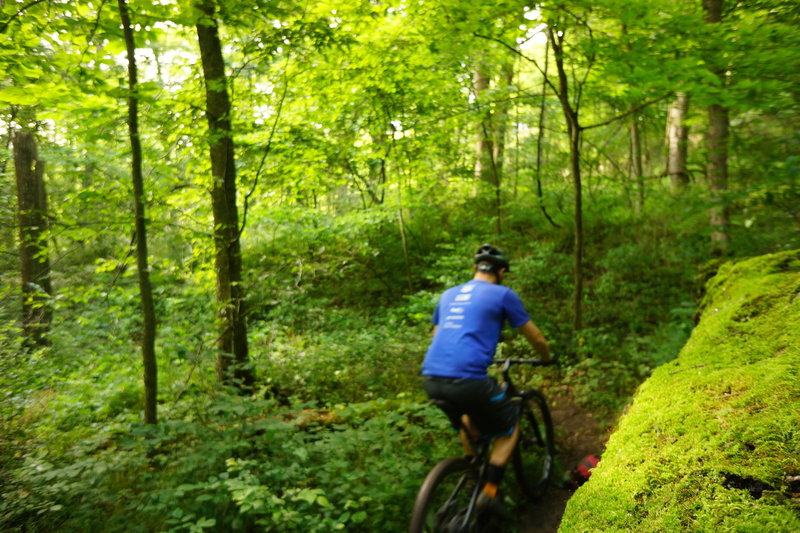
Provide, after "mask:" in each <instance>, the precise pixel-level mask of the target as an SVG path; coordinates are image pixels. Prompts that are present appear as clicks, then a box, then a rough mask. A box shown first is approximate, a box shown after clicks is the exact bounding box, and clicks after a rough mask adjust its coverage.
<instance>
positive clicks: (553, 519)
mask: <svg viewBox="0 0 800 533" xmlns="http://www.w3.org/2000/svg"><path fill="white" fill-rule="evenodd" d="M548 404H549V406H550V411H551V415H552V417H553V425H554V427H555V432H556V447H557V449H558V455H557V460H558V461H559V463H561V464H562V465H563V470H561V469H557V470H556V472H555V475H556V479H554V480H553V481H554V482H553V483H552V485H551V486H550V488H549V489H548V491H547V492H546V493H545V495H544V496H543V497H542V498H541V499H539V500H537V501H536V502H533V503H531V504H530V505H527V506H526V507H525V510H524V512H523V513H522V515H521V516H520V517H519V518H520V520H519V523H520V526H521V527H520V530H521V531H522V532H523V533H554V532H556V531H557V530H558V526H559V524H560V523H561V516H562V515H563V514H564V509H565V508H566V506H567V501H568V500H569V498H570V497H571V496H572V494H573V493H574V492H575V491H574V489H573V488H570V487H568V486H567V485H566V483H564V482H562V479H563V476H565V475H568V474H569V472H570V471H571V470H572V469H573V468H574V467H575V466H577V465H578V463H579V462H580V461H581V459H583V458H584V457H586V456H587V455H589V454H593V455H597V456H598V457H600V456H601V454H602V453H603V450H604V449H605V445H606V441H607V440H608V436H609V433H610V431H611V428H610V427H609V425H610V424H608V423H607V422H606V423H603V422H602V421H600V420H597V419H596V417H595V416H594V415H593V413H591V412H589V411H587V410H585V409H583V408H582V407H580V406H579V405H578V404H577V403H576V402H575V400H574V399H573V397H572V395H571V394H569V393H563V394H560V395H556V396H553V397H552V398H548ZM559 478H562V479H559Z"/></svg>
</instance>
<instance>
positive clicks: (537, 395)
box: [513, 390, 555, 498]
mask: <svg viewBox="0 0 800 533" xmlns="http://www.w3.org/2000/svg"><path fill="white" fill-rule="evenodd" d="M520 396H521V398H520V414H519V430H520V432H519V442H518V443H517V446H516V448H515V449H514V455H513V462H514V472H515V474H516V476H517V480H518V483H519V485H520V487H521V488H522V492H523V493H525V495H526V496H527V497H528V498H538V497H539V496H541V494H542V493H543V492H544V490H545V489H546V488H547V483H548V481H549V480H550V474H551V473H552V471H553V456H554V455H555V445H554V444H553V441H554V439H553V421H552V419H551V418H550V410H549V409H548V408H547V401H546V400H545V398H544V395H543V394H542V393H541V392H539V391H537V390H530V391H525V392H522V393H521V394H520Z"/></svg>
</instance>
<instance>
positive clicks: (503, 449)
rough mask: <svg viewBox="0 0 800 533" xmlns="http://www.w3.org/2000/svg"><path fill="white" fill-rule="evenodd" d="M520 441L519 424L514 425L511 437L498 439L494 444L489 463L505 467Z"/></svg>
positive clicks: (506, 436)
mask: <svg viewBox="0 0 800 533" xmlns="http://www.w3.org/2000/svg"><path fill="white" fill-rule="evenodd" d="M518 439H519V422H517V423H516V424H515V425H514V431H513V432H512V433H511V435H505V436H502V437H496V438H495V439H494V443H493V444H492V453H491V454H489V463H491V464H493V465H497V466H505V465H507V464H508V461H509V460H510V459H511V454H512V453H514V447H515V446H516V445H517V440H518Z"/></svg>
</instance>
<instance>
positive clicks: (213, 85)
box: [197, 0, 254, 390]
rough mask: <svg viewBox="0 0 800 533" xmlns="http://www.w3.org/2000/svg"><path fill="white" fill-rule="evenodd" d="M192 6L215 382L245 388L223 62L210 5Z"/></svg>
mask: <svg viewBox="0 0 800 533" xmlns="http://www.w3.org/2000/svg"><path fill="white" fill-rule="evenodd" d="M197 7H198V8H199V9H200V10H201V11H202V12H203V13H204V15H205V16H204V17H203V19H202V20H200V21H199V22H198V23H197V40H198V43H199V46H200V57H201V60H202V63H203V76H204V79H205V85H206V116H207V118H208V130H209V131H208V143H209V148H210V154H211V176H212V179H213V185H212V188H211V202H212V209H213V212H214V247H215V250H216V255H215V266H216V274H217V305H218V311H217V321H218V325H219V328H220V332H219V337H218V340H217V349H218V356H217V378H218V379H219V380H220V382H222V383H226V384H235V385H236V386H238V387H240V388H241V389H242V390H249V388H250V387H251V385H252V384H253V380H254V377H253V372H252V368H251V367H250V366H249V359H248V353H247V327H246V324H245V305H244V290H243V287H242V253H241V247H240V243H239V221H238V213H237V208H236V167H235V164H234V146H233V135H232V129H231V118H230V112H231V103H230V99H229V98H228V89H227V80H226V77H225V62H224V60H223V57H222V45H221V43H220V39H219V30H218V27H217V21H216V18H215V14H214V2H213V1H212V0H202V1H200V2H199V3H198V4H197Z"/></svg>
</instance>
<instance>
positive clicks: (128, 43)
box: [117, 0, 158, 424]
mask: <svg viewBox="0 0 800 533" xmlns="http://www.w3.org/2000/svg"><path fill="white" fill-rule="evenodd" d="M117 3H118V5H119V18H120V22H121V23H122V31H123V33H124V35H125V47H126V49H127V52H128V90H129V91H130V94H129V96H128V132H129V133H130V138H131V179H132V181H133V206H134V217H135V227H136V266H137V268H138V271H139V295H140V297H141V300H142V315H143V318H144V321H143V326H142V363H143V367H144V421H145V423H147V424H155V423H156V422H158V411H157V409H158V404H157V394H158V366H157V365H156V349H155V343H156V312H155V306H154V304H153V289H152V286H151V285H150V270H149V267H148V264H147V224H146V220H147V219H146V217H145V203H144V198H145V195H144V179H143V177H142V145H141V142H140V139H139V97H138V95H137V91H138V79H137V71H136V43H135V41H134V36H133V30H132V29H131V21H130V16H129V15H128V6H127V5H126V4H125V0H118V2H117Z"/></svg>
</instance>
